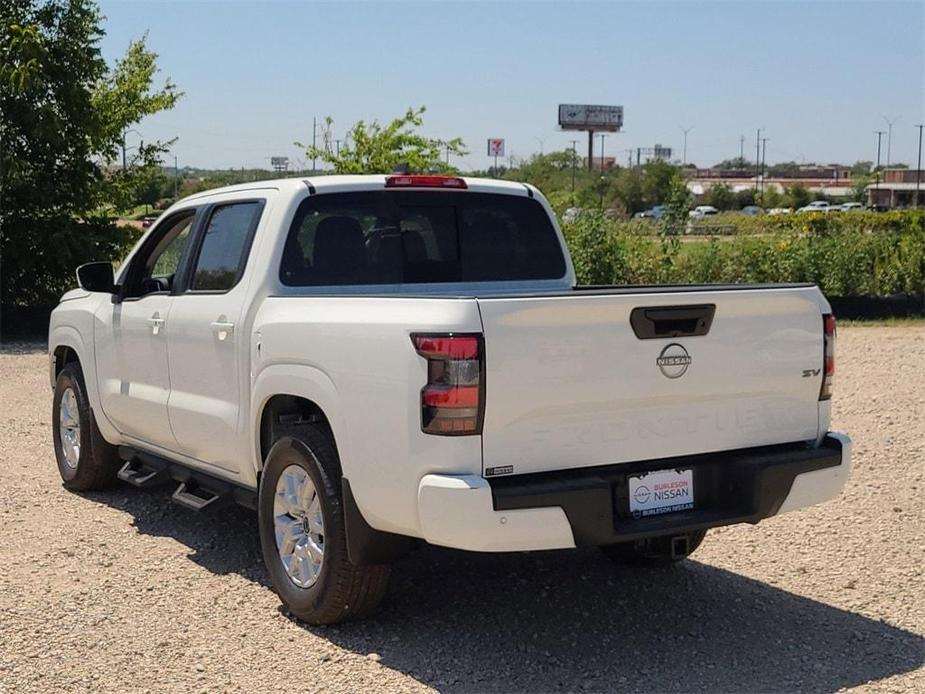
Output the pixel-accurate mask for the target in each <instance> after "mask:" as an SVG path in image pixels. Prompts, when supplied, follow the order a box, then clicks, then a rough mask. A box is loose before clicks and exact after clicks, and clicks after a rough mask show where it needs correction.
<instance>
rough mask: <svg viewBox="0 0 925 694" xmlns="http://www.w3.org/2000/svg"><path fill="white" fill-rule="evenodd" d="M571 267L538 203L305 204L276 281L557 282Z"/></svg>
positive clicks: (463, 199) (367, 200) (325, 199)
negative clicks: (278, 279) (566, 264)
mask: <svg viewBox="0 0 925 694" xmlns="http://www.w3.org/2000/svg"><path fill="white" fill-rule="evenodd" d="M564 274H565V260H564V258H563V256H562V249H561V247H560V245H559V240H558V237H557V236H556V232H555V229H554V228H553V226H552V224H551V223H550V221H549V217H548V216H547V214H546V211H545V210H544V209H543V207H542V205H540V204H539V203H538V202H537V201H536V200H533V199H530V198H526V197H524V198H520V197H515V196H509V195H498V194H491V193H470V192H465V193H463V192H458V193H456V192H454V193H447V192H434V191H416V192H412V191H364V192H356V193H331V194H326V195H318V196H312V197H310V198H307V199H306V200H305V201H304V202H303V203H302V204H301V205H300V206H299V209H298V211H297V213H296V216H295V219H294V220H293V223H292V227H291V229H290V231H289V236H288V237H287V240H286V246H285V248H284V250H283V258H282V262H281V264H280V280H281V281H282V283H283V284H286V285H289V286H294V287H307V286H323V285H345V284H352V285H357V284H360V285H362V284H405V283H410V284H413V283H423V282H435V283H439V282H492V281H510V280H541V279H558V278H560V277H562V276H563V275H564Z"/></svg>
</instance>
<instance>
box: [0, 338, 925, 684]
mask: <svg viewBox="0 0 925 694" xmlns="http://www.w3.org/2000/svg"><path fill="white" fill-rule="evenodd" d="M923 363H925V326H923V325H922V324H917V325H916V324H914V325H909V326H896V327H893V326H891V327H850V328H843V329H841V330H840V332H839V343H838V373H837V380H836V391H835V397H836V400H835V428H837V429H842V430H845V431H847V432H849V433H850V434H851V436H852V437H853V438H854V440H855V456H856V458H855V468H854V472H853V474H852V479H851V481H850V482H849V486H848V489H847V490H846V493H845V494H844V495H843V496H842V497H841V498H840V499H838V500H837V501H834V502H831V503H829V504H826V505H824V506H822V507H817V508H815V509H811V510H808V511H803V512H799V513H795V514H791V515H787V516H782V517H780V518H774V519H771V520H768V521H765V522H764V523H762V524H761V525H758V526H754V527H752V526H748V527H734V528H726V529H721V530H717V531H713V532H711V533H710V534H709V535H708V536H707V540H706V542H705V543H704V545H703V547H702V548H701V549H700V550H699V551H698V553H697V554H696V555H695V556H696V559H695V560H691V561H689V562H686V563H685V564H684V565H682V566H679V567H676V568H675V569H672V570H667V571H643V572H640V571H638V570H629V569H617V568H614V567H613V566H612V565H611V564H610V563H609V562H608V561H606V560H605V559H604V558H603V557H602V556H600V555H599V553H598V552H597V551H595V550H588V551H585V550H581V551H573V552H561V553H542V554H508V555H494V556H486V555H469V554H464V553H460V552H453V551H449V550H442V549H437V548H431V547H428V548H424V549H422V550H421V551H419V552H416V553H414V554H413V555H412V556H411V557H409V558H408V559H407V560H405V561H403V562H402V563H401V564H399V565H398V567H397V569H396V571H395V573H394V574H393V576H394V580H393V582H392V587H391V590H390V595H389V597H388V599H387V603H386V605H385V606H384V608H383V609H382V610H381V611H380V612H379V613H378V614H377V615H376V617H374V618H373V619H371V620H368V621H365V622H360V623H352V624H348V625H342V626H338V627H327V628H323V627H322V628H315V627H307V626H305V625H302V624H299V623H297V622H295V621H293V620H292V619H290V618H289V617H287V616H286V614H284V613H283V612H282V611H281V610H280V609H279V608H278V603H277V600H276V597H275V596H274V594H273V593H272V592H271V590H270V589H269V587H268V584H267V578H266V575H265V572H264V569H263V566H262V563H261V559H260V551H259V547H258V543H257V531H256V518H255V515H254V514H252V513H250V512H248V511H245V510H243V509H227V510H224V511H216V512H213V513H209V514H200V515H197V514H194V513H192V512H189V511H187V510H185V509H182V508H179V507H177V506H173V505H171V504H169V503H168V493H167V492H166V491H153V492H151V491H138V490H135V489H132V488H129V487H118V488H116V489H114V490H112V491H108V492H105V493H94V494H87V495H77V494H72V493H68V492H66V491H65V490H64V489H63V488H62V487H61V484H60V482H59V479H58V476H57V472H56V469H55V465H54V458H53V455H54V454H53V452H52V447H51V425H50V402H51V392H50V391H49V387H48V380H47V369H46V357H45V355H44V353H43V352H42V351H41V350H40V349H31V350H30V349H16V348H11V347H7V348H5V349H4V350H3V351H2V353H0V403H2V412H0V456H2V460H0V691H17V692H19V691H54V690H65V691H73V690H104V691H151V692H162V691H210V692H211V691H222V690H233V691H237V690H251V691H276V690H284V689H285V690H287V691H334V692H338V691H344V692H346V691H350V692H354V691H368V690H371V689H373V688H378V689H382V690H389V691H423V690H427V689H430V688H433V689H437V690H441V691H505V692H508V691H528V690H529V691H550V690H569V691H581V690H590V691H595V690H613V689H619V690H631V691H632V690H639V691H697V690H707V691H762V692H763V691H795V690H814V691H834V690H839V689H842V688H849V687H861V688H864V689H871V690H883V691H897V692H913V691H915V692H922V691H925V668H923V665H925V640H923V632H925V443H923V442H925V376H923V372H922V366H923Z"/></svg>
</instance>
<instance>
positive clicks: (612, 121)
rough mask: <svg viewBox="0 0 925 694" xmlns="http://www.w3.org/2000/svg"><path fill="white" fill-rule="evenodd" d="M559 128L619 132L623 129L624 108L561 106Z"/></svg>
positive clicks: (588, 105)
mask: <svg viewBox="0 0 925 694" xmlns="http://www.w3.org/2000/svg"><path fill="white" fill-rule="evenodd" d="M559 127H561V128H562V129H563V130H594V131H596V132H602V131H603V132H617V131H618V130H620V129H621V128H622V127H623V107H622V106H594V105H591V104H559Z"/></svg>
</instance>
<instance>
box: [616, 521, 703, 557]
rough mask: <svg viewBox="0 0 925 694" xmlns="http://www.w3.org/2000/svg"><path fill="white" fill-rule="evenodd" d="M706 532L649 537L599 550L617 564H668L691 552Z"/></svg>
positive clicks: (698, 531) (698, 544)
mask: <svg viewBox="0 0 925 694" xmlns="http://www.w3.org/2000/svg"><path fill="white" fill-rule="evenodd" d="M706 534H707V531H706V530H696V531H694V532H692V533H683V534H676V535H663V536H662V537H650V538H647V539H645V540H636V541H635V542H620V543H618V544H613V545H605V546H603V547H601V551H602V552H603V553H604V554H605V555H606V556H607V557H608V558H609V559H611V560H612V561H614V562H617V563H618V564H630V565H633V566H670V565H672V564H675V563H677V562H679V561H681V560H682V559H686V558H687V557H689V556H690V555H691V554H693V553H694V550H696V549H697V548H698V547H700V544H701V543H702V542H703V538H704V537H706Z"/></svg>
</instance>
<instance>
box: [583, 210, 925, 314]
mask: <svg viewBox="0 0 925 694" xmlns="http://www.w3.org/2000/svg"><path fill="white" fill-rule="evenodd" d="M733 217H734V219H733ZM729 219H731V220H732V223H733V224H735V226H736V229H737V234H736V235H735V236H731V237H728V236H724V237H713V238H709V237H707V238H704V237H696V238H694V237H690V236H687V237H684V240H683V241H682V242H681V244H680V248H679V249H678V251H677V252H676V253H669V254H666V253H665V250H664V240H663V239H660V238H659V237H657V236H655V235H654V232H655V231H656V229H657V227H655V226H654V225H651V224H645V223H640V222H636V221H634V222H613V221H610V220H607V219H606V218H604V217H603V216H602V215H594V216H592V215H583V216H582V218H581V219H580V220H579V222H578V223H577V224H574V225H566V227H565V233H566V241H567V242H568V244H569V247H570V249H571V251H572V254H573V259H574V260H575V271H576V274H577V276H578V281H579V283H581V284H655V283H660V282H663V283H676V284H708V283H717V282H720V283H723V282H731V283H736V282H813V283H815V284H817V285H819V287H820V288H821V289H822V290H823V292H825V293H827V294H830V295H832V296H886V295H889V294H901V293H905V294H920V293H922V292H923V289H925V212H923V211H914V210H910V211H896V212H890V213H885V214H873V213H850V214H830V215H822V214H820V215H792V216H782V217H776V216H775V217H744V216H742V215H730V216H729ZM721 223H727V222H726V220H722V222H721Z"/></svg>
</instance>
